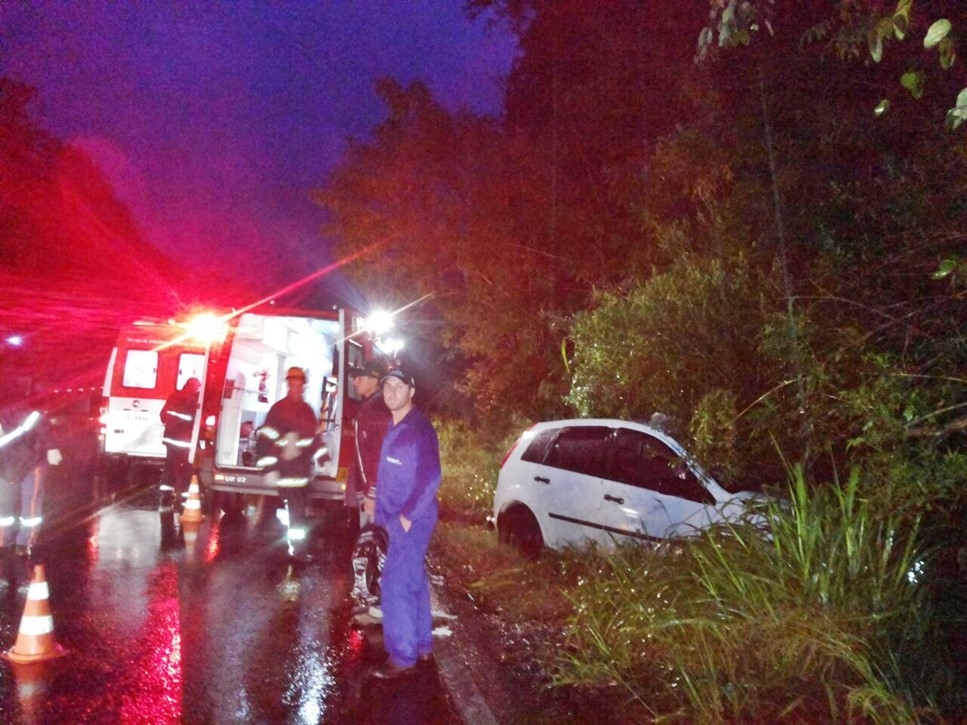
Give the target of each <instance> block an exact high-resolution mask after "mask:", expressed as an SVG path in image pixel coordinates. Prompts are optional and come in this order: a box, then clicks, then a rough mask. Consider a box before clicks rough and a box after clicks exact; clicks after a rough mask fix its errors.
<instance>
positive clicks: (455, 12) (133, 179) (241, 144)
mask: <svg viewBox="0 0 967 725" xmlns="http://www.w3.org/2000/svg"><path fill="white" fill-rule="evenodd" d="M462 5H463V3H462V2H461V0H315V1H312V2H310V1H307V0H299V1H297V2H296V1H292V0H286V1H278V2H212V1H197V2H188V1H185V2H133V1H132V2H103V1H97V2H67V1H54V2H39V1H38V2H6V1H4V2H0V74H2V75H6V76H8V77H11V78H14V79H16V80H20V81H24V82H26V83H28V84H30V85H32V86H34V87H35V88H37V90H38V93H39V95H38V98H37V99H36V100H35V101H34V103H33V105H32V107H31V108H30V111H31V114H32V119H33V120H34V121H35V122H37V123H38V124H39V125H41V126H42V127H43V128H45V129H46V130H48V131H50V132H51V133H52V134H53V135H54V136H56V137H57V138H59V139H61V140H62V141H65V142H68V143H71V144H74V145H77V146H80V147H82V148H84V149H85V150H86V151H87V152H88V153H89V154H90V155H91V156H93V157H94V158H95V160H96V161H97V162H98V164H99V165H100V166H101V167H102V168H103V169H104V171H105V172H106V173H107V174H108V176H109V178H110V179H111V180H112V182H113V184H114V186H115V189H116V191H117V193H118V195H119V197H120V198H121V199H122V201H124V202H126V203H127V204H128V205H129V206H130V208H131V209H132V211H133V212H134V215H135V217H136V219H137V220H138V223H139V225H140V227H141V229H142V232H143V234H144V236H145V238H146V239H147V240H148V241H150V242H152V243H153V244H155V245H157V246H158V247H160V248H162V249H164V250H166V251H168V252H170V253H173V254H175V255H176V256H179V257H181V258H182V259H185V260H187V261H191V260H196V261H200V262H208V261H210V260H212V259H213V258H215V257H213V255H218V258H221V259H224V260H226V264H237V265H239V269H240V270H241V271H242V272H241V273H243V274H247V273H249V272H250V271H251V270H249V269H247V266H246V262H245V252H244V250H245V249H250V248H253V247H255V248H260V249H262V250H263V251H264V250H266V249H270V248H275V247H277V248H278V249H279V251H280V255H278V256H281V257H283V258H288V259H292V257H293V256H294V255H295V256H297V257H299V258H301V259H302V263H303V264H304V265H305V267H304V268H305V269H306V271H307V272H310V271H311V270H312V269H313V268H314V266H318V264H320V263H322V262H324V261H325V258H326V255H325V251H324V250H325V240H324V239H323V238H322V236H321V233H320V231H319V227H320V225H321V221H322V214H321V210H320V209H319V208H318V207H316V206H315V205H314V204H313V203H312V201H311V200H310V199H309V196H310V193H311V190H312V189H313V188H316V187H318V186H320V185H321V184H322V183H323V182H324V180H325V176H326V173H327V171H328V170H329V169H331V168H332V166H333V165H334V164H335V163H336V162H338V160H339V158H340V153H341V151H342V149H343V147H344V142H345V139H346V137H347V136H357V137H366V136H367V135H368V134H369V132H370V131H371V130H372V129H373V127H374V126H375V125H376V124H377V123H378V122H379V121H380V120H381V119H382V117H383V114H384V109H383V106H382V104H381V103H380V101H379V100H378V99H377V98H376V96H375V93H374V82H375V80H376V79H377V78H379V77H381V76H392V77H394V78H396V79H397V80H399V81H400V82H402V83H404V84H405V83H408V82H409V81H411V80H416V79H419V80H423V81H424V82H425V83H427V85H428V86H429V87H430V89H431V91H432V92H433V93H434V95H435V96H436V97H437V98H438V99H439V100H441V101H442V102H443V103H444V104H445V105H446V106H447V107H449V108H451V109H456V108H460V107H468V108H471V109H473V110H475V111H477V112H480V113H499V112H500V94H501V90H500V88H501V82H502V78H503V76H505V75H506V73H507V72H508V71H509V68H510V64H511V62H512V59H513V55H514V53H515V52H516V44H515V40H514V38H513V37H512V36H511V35H510V34H509V32H508V31H507V30H506V28H504V27H502V26H501V27H497V28H489V27H488V26H487V23H486V18H480V19H478V20H477V21H474V22H471V21H470V20H469V19H468V18H467V17H466V16H465V15H464V13H463V10H462ZM320 250H322V251H320ZM263 256H264V255H263ZM271 256H276V255H274V254H272V255H271ZM300 266H301V265H300ZM280 281H281V282H286V281H292V280H291V279H283V280H280Z"/></svg>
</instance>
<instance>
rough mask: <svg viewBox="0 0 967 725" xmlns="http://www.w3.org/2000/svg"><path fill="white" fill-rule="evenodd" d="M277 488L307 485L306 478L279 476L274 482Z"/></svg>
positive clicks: (307, 480)
mask: <svg viewBox="0 0 967 725" xmlns="http://www.w3.org/2000/svg"><path fill="white" fill-rule="evenodd" d="M275 485H276V486H278V487H279V488H299V487H300V486H308V485H309V479H308V478H280V479H279V480H278V481H277V482H276V484H275Z"/></svg>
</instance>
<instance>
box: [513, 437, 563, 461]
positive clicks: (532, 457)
mask: <svg viewBox="0 0 967 725" xmlns="http://www.w3.org/2000/svg"><path fill="white" fill-rule="evenodd" d="M556 435H557V431H556V430H554V429H550V430H544V431H541V432H540V433H538V434H537V435H536V436H535V437H534V440H532V441H531V442H530V445H528V446H527V448H526V449H525V450H524V452H523V453H521V454H520V460H522V461H527V462H528V463H543V462H544V457H545V456H546V455H547V449H548V448H550V447H551V442H552V441H553V440H554V436H556Z"/></svg>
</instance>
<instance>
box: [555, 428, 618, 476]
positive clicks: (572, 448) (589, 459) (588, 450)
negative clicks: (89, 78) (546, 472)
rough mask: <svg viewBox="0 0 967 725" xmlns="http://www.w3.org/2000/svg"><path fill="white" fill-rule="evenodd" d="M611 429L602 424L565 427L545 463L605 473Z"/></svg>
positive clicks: (594, 473)
mask: <svg viewBox="0 0 967 725" xmlns="http://www.w3.org/2000/svg"><path fill="white" fill-rule="evenodd" d="M610 438H611V429H610V428H606V427H603V426H577V427H569V428H562V429H561V430H560V433H559V434H558V436H557V438H556V439H555V440H554V445H553V446H551V449H550V451H548V454H547V458H546V459H545V460H544V463H545V464H546V465H548V466H552V467H554V468H563V469H564V470H566V471H574V472H576V473H584V474H587V475H589V476H602V475H604V473H605V471H606V470H607V468H606V465H607V459H608V440H609V439H610Z"/></svg>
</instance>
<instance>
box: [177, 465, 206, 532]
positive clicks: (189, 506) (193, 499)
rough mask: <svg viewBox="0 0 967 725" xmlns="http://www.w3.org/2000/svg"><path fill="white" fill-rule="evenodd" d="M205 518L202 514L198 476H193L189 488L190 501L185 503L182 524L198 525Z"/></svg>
mask: <svg viewBox="0 0 967 725" xmlns="http://www.w3.org/2000/svg"><path fill="white" fill-rule="evenodd" d="M204 518H205V517H204V516H203V515H202V512H201V491H200V489H199V488H198V476H192V477H191V485H189V486H188V500H187V501H185V510H184V512H183V513H182V514H181V523H183V524H184V523H198V522H200V521H202V520H204Z"/></svg>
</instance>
